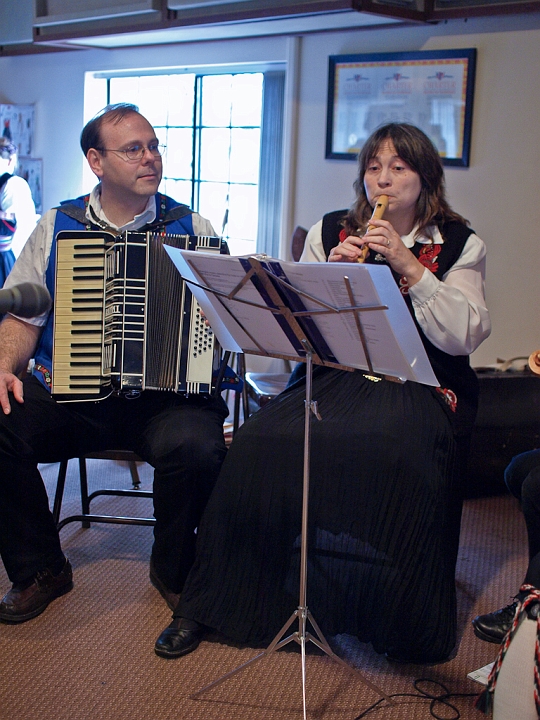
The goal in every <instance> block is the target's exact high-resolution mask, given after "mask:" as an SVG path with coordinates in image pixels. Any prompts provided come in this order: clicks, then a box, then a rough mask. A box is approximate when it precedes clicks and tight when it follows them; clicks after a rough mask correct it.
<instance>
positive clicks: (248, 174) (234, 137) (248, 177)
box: [230, 128, 261, 183]
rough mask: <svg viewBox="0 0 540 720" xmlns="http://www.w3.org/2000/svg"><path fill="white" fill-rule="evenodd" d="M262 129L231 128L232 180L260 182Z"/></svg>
mask: <svg viewBox="0 0 540 720" xmlns="http://www.w3.org/2000/svg"><path fill="white" fill-rule="evenodd" d="M260 141H261V131H260V129H259V128H257V129H255V130H243V129H241V128H233V129H232V130H231V157H230V180H231V182H243V183H258V181H259V154H260Z"/></svg>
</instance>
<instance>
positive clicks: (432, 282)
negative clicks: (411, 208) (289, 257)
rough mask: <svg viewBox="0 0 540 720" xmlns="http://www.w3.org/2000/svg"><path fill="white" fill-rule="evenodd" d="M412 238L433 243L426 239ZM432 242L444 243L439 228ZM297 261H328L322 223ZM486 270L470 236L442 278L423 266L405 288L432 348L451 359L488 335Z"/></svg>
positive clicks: (482, 249) (479, 244)
mask: <svg viewBox="0 0 540 720" xmlns="http://www.w3.org/2000/svg"><path fill="white" fill-rule="evenodd" d="M415 230H416V229H413V230H412V232H411V233H409V235H404V236H402V238H401V239H402V241H403V243H404V244H405V245H406V246H407V247H408V248H411V247H412V246H413V245H414V243H415V238H414V234H415ZM416 240H417V241H418V242H421V243H429V242H431V241H430V240H429V239H428V238H425V237H421V238H417V239H416ZM434 242H435V243H436V244H441V243H443V242H444V241H443V239H442V237H441V234H440V233H439V231H438V229H435V231H434ZM300 262H326V255H325V253H324V249H323V244H322V220H320V221H319V222H318V223H316V224H315V225H314V226H313V227H312V228H311V230H310V231H309V233H308V235H307V237H306V243H305V246H304V252H303V253H302V257H301V258H300ZM485 268H486V246H485V244H484V242H483V241H482V240H481V239H480V238H479V237H478V236H477V235H475V234H474V233H473V234H472V235H470V236H469V237H468V239H467V242H466V243H465V247H464V248H463V252H462V253H461V255H460V256H459V258H458V260H457V262H456V263H455V264H454V265H453V266H452V267H451V268H450V270H449V271H448V272H447V273H446V274H445V275H444V276H443V279H442V280H439V279H438V278H437V277H436V276H435V275H434V274H433V273H432V272H430V271H429V270H428V269H427V268H426V269H425V270H424V274H423V275H422V278H421V279H420V280H419V281H418V282H417V283H416V284H415V285H413V286H412V287H411V288H409V295H410V297H411V300H412V304H413V309H414V314H415V316H416V319H417V320H418V323H419V325H420V327H421V328H422V330H423V332H424V333H425V335H426V337H427V338H428V339H429V340H431V342H432V343H433V344H434V345H435V346H436V347H438V348H439V349H440V350H443V351H444V352H447V353H448V354H449V355H469V354H470V353H472V352H473V351H474V350H476V348H477V347H478V346H479V345H480V343H481V342H482V341H483V340H485V339H486V338H487V337H488V336H489V334H490V332H491V321H490V318H489V312H488V310H487V308H486V301H485V295H484V283H485Z"/></svg>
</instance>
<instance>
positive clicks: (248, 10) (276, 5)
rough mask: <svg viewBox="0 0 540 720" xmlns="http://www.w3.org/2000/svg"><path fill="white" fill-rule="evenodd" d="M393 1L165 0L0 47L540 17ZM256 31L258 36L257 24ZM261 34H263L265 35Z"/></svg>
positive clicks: (530, 7)
mask: <svg viewBox="0 0 540 720" xmlns="http://www.w3.org/2000/svg"><path fill="white" fill-rule="evenodd" d="M496 1H497V0H495V2H496ZM391 2H392V0H292V1H291V0H249V1H248V2H242V3H238V2H233V1H232V0H231V1H230V2H227V3H226V4H223V5H216V6H213V7H209V6H206V7H203V8H188V9H186V10H181V11H180V10H170V9H169V8H168V7H167V5H168V4H167V0H161V6H160V10H159V11H158V15H157V18H156V16H155V15H154V16H153V17H152V19H151V18H148V17H146V18H145V17H144V16H131V17H130V16H126V17H120V18H113V19H108V20H94V21H92V20H89V21H86V22H73V23H64V24H61V25H57V26H42V27H34V29H33V42H32V43H22V44H18V45H3V46H0V56H5V55H26V54H33V53H39V52H53V51H55V50H56V51H61V50H73V49H84V47H82V46H76V45H71V44H70V45H68V44H67V43H66V41H67V40H70V41H72V40H78V39H82V38H85V37H99V36H106V35H116V34H122V35H127V34H130V33H137V32H145V31H153V30H154V31H155V30H164V29H171V28H180V27H186V28H189V27H195V26H200V25H205V24H221V23H241V22H245V21H247V20H264V19H276V18H286V17H289V18H294V17H300V16H302V15H312V14H323V13H333V12H336V13H339V12H344V11H356V12H362V13H369V14H375V15H379V16H383V17H387V18H388V17H390V18H394V19H395V20H396V22H404V21H405V22H407V21H408V22H413V23H434V22H438V21H440V20H445V19H450V18H467V17H475V16H477V17H486V16H490V15H503V14H506V15H508V14H520V13H528V12H535V11H536V12H540V0H525V1H523V2H509V1H505V2H500V3H498V4H495V5H493V4H491V3H490V4H489V5H482V6H478V7H474V2H475V0H470V4H471V6H472V7H460V8H451V9H441V8H437V7H436V0H424V2H423V8H424V9H423V10H421V11H420V10H412V9H409V8H407V7H404V6H403V5H400V4H399V2H398V0H395V2H396V5H392V4H390V3H391ZM370 27H372V26H370ZM367 29H369V28H367ZM253 30H254V35H256V34H257V33H256V23H255V24H254V28H253ZM263 34H264V33H261V35H263Z"/></svg>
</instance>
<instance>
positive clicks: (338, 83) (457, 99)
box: [325, 48, 476, 167]
mask: <svg viewBox="0 0 540 720" xmlns="http://www.w3.org/2000/svg"><path fill="white" fill-rule="evenodd" d="M475 71H476V48H465V49H463V50H424V51H418V52H397V53H370V54H360V55H331V56H330V57H329V65H328V103H327V122H326V156H325V157H326V158H327V159H331V160H353V161H354V160H356V157H357V155H358V153H359V152H360V150H361V149H362V145H363V143H364V142H365V140H367V138H368V137H369V136H370V135H371V133H372V132H373V131H374V130H375V129H376V128H377V127H379V126H380V125H383V124H385V123H388V122H408V123H411V124H412V125H416V126H417V127H419V128H420V129H421V130H423V131H424V132H425V133H426V135H428V137H429V138H430V139H431V140H432V141H433V143H434V145H435V147H436V148H437V149H438V151H439V154H440V156H441V159H442V162H443V165H450V166H452V165H454V166H461V167H469V158H470V148H471V130H472V114H473V100H474V80H475Z"/></svg>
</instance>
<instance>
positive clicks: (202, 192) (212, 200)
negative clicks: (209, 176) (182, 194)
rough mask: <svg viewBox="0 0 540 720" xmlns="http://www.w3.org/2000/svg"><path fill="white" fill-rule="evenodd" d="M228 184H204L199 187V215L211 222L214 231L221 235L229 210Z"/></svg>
mask: <svg viewBox="0 0 540 720" xmlns="http://www.w3.org/2000/svg"><path fill="white" fill-rule="evenodd" d="M228 188H229V186H228V185H227V183H214V182H203V183H201V184H200V185H199V205H198V207H199V210H198V211H199V213H200V214H201V215H202V216H203V217H205V218H207V219H208V220H210V222H211V223H212V225H213V226H214V230H215V231H216V232H217V233H218V235H221V229H222V227H223V218H224V217H225V210H226V209H227V192H228Z"/></svg>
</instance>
